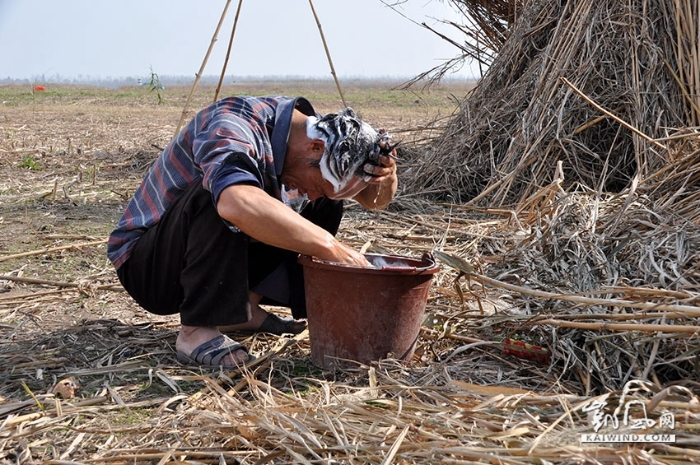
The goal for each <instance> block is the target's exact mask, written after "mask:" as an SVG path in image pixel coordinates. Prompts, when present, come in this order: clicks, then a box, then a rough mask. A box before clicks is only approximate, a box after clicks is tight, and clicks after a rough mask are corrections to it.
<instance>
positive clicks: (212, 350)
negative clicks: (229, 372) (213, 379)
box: [175, 325, 252, 368]
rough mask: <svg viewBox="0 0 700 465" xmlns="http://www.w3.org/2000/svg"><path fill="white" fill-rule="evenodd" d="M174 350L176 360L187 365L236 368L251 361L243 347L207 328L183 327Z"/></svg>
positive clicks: (218, 332) (215, 330) (213, 329)
mask: <svg viewBox="0 0 700 465" xmlns="http://www.w3.org/2000/svg"><path fill="white" fill-rule="evenodd" d="M175 349H176V350H177V356H178V360H180V361H182V362H183V363H188V364H197V365H204V366H213V367H217V366H224V367H229V368H238V367H241V366H243V365H245V364H246V363H248V362H250V361H251V360H252V357H251V355H249V354H248V349H247V348H246V347H245V346H243V345H241V344H238V343H237V342H235V341H234V340H233V339H231V338H229V337H228V336H225V335H223V334H221V332H220V331H218V330H217V329H216V328H214V327H208V326H185V325H183V326H182V328H181V329H180V333H179V334H178V337H177V341H176V342H175Z"/></svg>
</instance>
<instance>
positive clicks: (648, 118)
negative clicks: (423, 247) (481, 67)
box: [406, 0, 700, 205]
mask: <svg viewBox="0 0 700 465" xmlns="http://www.w3.org/2000/svg"><path fill="white" fill-rule="evenodd" d="M453 3H455V4H459V3H461V4H462V5H463V8H462V9H463V11H466V12H470V13H471V12H473V11H475V10H478V9H483V8H488V6H485V5H482V4H483V3H484V2H480V1H467V0H461V1H459V2H458V1H456V0H454V1H453ZM497 4H498V5H500V3H497ZM502 9H503V8H501V7H500V6H499V9H497V10H496V11H497V13H493V14H492V15H491V16H488V15H485V14H482V15H481V16H478V18H481V20H480V21H479V22H474V23H473V28H471V29H473V30H475V31H476V30H477V29H481V30H483V31H485V32H483V33H481V35H480V37H497V36H499V35H500V36H503V37H506V39H505V41H504V42H503V45H502V46H501V47H500V48H499V40H498V39H497V38H496V39H493V40H491V41H490V42H486V41H483V40H482V41H481V42H480V43H482V44H487V43H488V46H486V45H484V48H485V51H486V52H487V53H488V52H490V51H492V50H494V49H495V50H497V52H498V55H497V56H496V57H495V59H494V61H493V64H492V65H491V67H490V69H489V70H488V72H487V73H486V75H485V76H484V78H483V79H482V80H481V81H480V83H479V84H478V86H477V87H476V88H475V90H474V92H473V93H471V94H470V95H469V96H467V98H466V99H465V100H464V101H463V104H462V107H461V109H460V112H459V114H458V115H457V116H456V117H455V118H454V120H453V121H452V123H451V125H450V126H449V129H448V130H447V133H446V134H445V135H444V136H443V137H441V138H440V139H439V141H436V142H435V143H433V144H432V146H431V147H429V148H428V149H427V154H426V153H425V152H426V151H423V156H422V157H421V159H420V160H417V161H416V163H415V166H413V167H412V169H411V171H410V173H409V175H408V176H407V179H406V191H407V192H411V193H422V194H432V195H435V196H438V197H441V198H447V197H448V196H450V197H452V198H454V199H457V200H459V201H462V202H466V201H471V202H473V203H486V204H489V205H504V204H516V203H517V202H518V201H520V200H522V199H525V198H527V197H529V196H530V195H532V194H533V193H534V192H536V191H537V189H538V188H540V187H542V186H544V185H547V184H548V183H550V182H551V181H552V180H553V177H554V172H555V167H556V165H557V162H558V161H562V162H563V169H564V175H565V176H564V183H563V186H564V188H565V189H568V188H571V187H574V186H579V185H582V186H585V187H587V188H590V189H593V190H599V191H615V192H619V191H621V190H622V189H624V188H625V187H627V186H629V185H630V182H631V180H632V179H634V178H635V176H639V177H640V178H641V179H645V178H647V177H648V176H650V175H651V174H653V173H655V172H656V171H657V170H659V169H661V168H663V167H665V166H667V164H668V163H669V162H671V161H672V159H673V157H674V155H673V152H670V151H668V150H666V148H665V147H666V145H667V144H666V143H665V142H655V141H654V140H656V139H662V140H663V139H664V138H667V137H670V136H673V135H675V134H677V128H687V127H692V126H697V124H698V121H699V117H700V109H699V105H698V99H699V98H700V96H699V95H698V91H699V89H700V87H699V86H700V63H699V59H700V56H699V55H700V51H699V47H700V45H698V33H697V24H698V20H699V19H700V11H699V9H700V3H699V2H698V1H697V0H690V1H685V0H684V1H681V0H659V1H651V0H644V1H631V0H627V1H619V0H582V1H578V2H560V1H557V0H532V1H529V2H526V4H525V6H523V7H522V13H521V14H520V15H519V16H517V15H516V14H515V13H512V14H511V13H510V10H503V12H501V10H502ZM489 11H494V10H489ZM498 12H500V13H498ZM499 14H500V15H501V16H499ZM504 14H505V17H506V18H508V17H515V18H516V20H515V23H514V25H513V27H512V29H511V30H510V31H508V32H503V31H502V25H503V24H504V23H505V22H507V21H506V20H505V19H503V15H504ZM488 18H494V19H493V21H494V23H493V24H492V26H491V27H488V26H487V25H485V24H484V21H483V20H484V19H488ZM475 34H476V32H473V33H472V34H471V37H473V36H474V35H475ZM562 78H564V79H566V80H568V82H569V83H571V85H567V84H566V82H565V81H564V80H563V79H562ZM576 89H577V90H579V92H580V94H577V93H576V91H575V90H576ZM584 97H586V98H584ZM601 110H606V111H608V112H610V113H609V114H606V113H604V112H603V111H601ZM621 123H626V125H625V124H621ZM630 128H634V129H635V130H636V131H633V130H631V129H630ZM643 136H645V137H643Z"/></svg>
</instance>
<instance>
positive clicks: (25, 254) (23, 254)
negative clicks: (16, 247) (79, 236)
mask: <svg viewBox="0 0 700 465" xmlns="http://www.w3.org/2000/svg"><path fill="white" fill-rule="evenodd" d="M106 243H107V239H102V240H99V241H92V242H81V243H79V244H69V245H61V246H58V247H50V248H47V249H39V250H30V251H29V252H21V253H16V254H12V255H5V256H4V257H0V262H4V261H7V260H12V259H14V258H22V257H29V256H31V255H41V254H45V253H52V252H58V251H59V250H66V249H73V248H80V247H92V246H95V245H102V244H106Z"/></svg>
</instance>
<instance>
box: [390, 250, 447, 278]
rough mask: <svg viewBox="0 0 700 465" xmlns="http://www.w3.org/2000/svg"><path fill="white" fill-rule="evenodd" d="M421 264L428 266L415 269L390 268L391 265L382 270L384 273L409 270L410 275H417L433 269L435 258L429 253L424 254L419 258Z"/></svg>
mask: <svg viewBox="0 0 700 465" xmlns="http://www.w3.org/2000/svg"><path fill="white" fill-rule="evenodd" d="M421 261H422V262H428V265H426V266H421V267H416V266H410V267H408V266H391V265H385V266H383V267H382V270H384V271H408V270H410V271H411V272H412V273H415V274H419V273H422V272H424V271H427V270H432V269H433V268H435V257H433V254H431V253H430V252H425V253H424V254H423V256H422V257H421Z"/></svg>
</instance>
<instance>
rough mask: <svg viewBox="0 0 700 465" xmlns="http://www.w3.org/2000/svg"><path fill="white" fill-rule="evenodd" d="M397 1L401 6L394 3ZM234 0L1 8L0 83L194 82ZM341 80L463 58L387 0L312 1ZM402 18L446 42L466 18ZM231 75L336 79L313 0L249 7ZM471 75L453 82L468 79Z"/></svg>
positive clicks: (427, 6) (430, 6)
mask: <svg viewBox="0 0 700 465" xmlns="http://www.w3.org/2000/svg"><path fill="white" fill-rule="evenodd" d="M394 3H396V0H394ZM225 5H226V0H0V57H1V58H0V78H6V77H10V78H14V79H21V78H28V79H36V78H39V77H41V76H45V77H46V78H52V77H55V76H60V77H61V78H77V77H83V78H85V77H88V76H89V77H90V78H102V79H106V78H116V77H147V76H148V75H149V70H150V68H152V69H153V71H155V72H156V73H158V74H160V75H163V76H165V75H169V76H173V75H175V76H180V75H181V76H194V75H195V74H196V73H197V71H198V70H199V68H200V66H201V64H202V60H203V59H204V56H205V54H206V52H207V48H208V47H209V44H210V42H211V39H212V36H213V34H214V32H215V30H216V26H217V24H218V22H219V19H220V17H221V13H222V11H223V9H224V6H225ZM314 6H315V8H316V13H317V14H318V16H319V20H320V22H321V25H322V27H323V32H324V34H325V36H326V41H327V43H328V48H329V50H330V53H331V57H332V59H333V64H334V66H335V70H336V74H337V75H338V77H339V78H343V77H345V78H348V77H402V78H403V77H413V76H415V75H417V74H419V73H421V72H423V71H427V70H428V69H430V68H432V67H433V66H435V65H437V64H440V63H442V62H443V61H444V60H446V59H448V58H452V57H454V56H455V55H457V54H458V52H459V51H458V50H457V49H456V47H454V46H453V45H450V44H448V43H447V42H446V41H445V40H443V39H441V38H439V37H437V36H436V35H435V34H433V33H432V32H430V31H428V30H426V29H425V28H422V27H420V26H417V25H415V24H413V23H412V22H410V21H409V20H407V19H406V18H404V17H402V16H401V15H400V14H398V13H397V12H395V11H393V10H392V9H391V8H389V7H387V6H385V5H384V4H383V3H382V2H381V1H380V0H314ZM237 7H238V0H232V1H231V3H230V5H229V9H228V12H227V16H226V19H225V22H224V23H223V25H222V27H221V30H220V32H219V36H218V41H217V42H216V45H215V47H214V50H213V52H212V54H211V56H210V58H209V61H208V64H207V67H206V69H205V71H204V75H213V76H218V75H219V73H220V72H221V67H222V65H223V62H224V57H225V54H226V48H227V46H228V41H229V37H230V34H231V28H232V26H233V20H234V17H235V15H236V9H237ZM399 8H400V10H401V11H402V12H403V13H404V14H405V15H406V16H408V17H409V18H411V19H413V20H414V21H416V22H419V23H420V22H426V23H427V24H429V25H431V26H433V27H436V28H438V29H439V30H441V31H443V32H444V33H445V34H448V35H451V36H452V37H453V38H455V39H456V40H458V41H461V38H460V36H459V35H454V28H450V27H448V26H445V25H442V24H439V22H438V20H440V19H453V20H454V19H459V18H458V16H457V15H456V13H455V12H454V11H453V10H451V9H450V7H449V6H448V5H447V4H446V3H445V2H444V1H440V0H406V1H405V2H404V3H403V4H402V5H401V6H400V7H399ZM227 75H229V76H235V75H238V76H308V77H328V78H330V77H331V74H330V68H329V65H328V61H327V59H326V55H325V52H324V49H323V43H322V42H321V38H320V34H319V31H318V27H317V25H316V22H315V20H314V17H313V14H312V12H311V7H310V5H309V2H308V0H244V1H243V4H242V8H241V14H240V17H239V21H238V26H237V29H236V36H235V39H234V43H233V48H232V51H231V57H230V60H229V64H228V67H227ZM469 75H470V72H469V70H468V68H467V67H465V68H464V69H462V70H461V71H460V72H459V73H458V74H455V75H454V76H460V77H466V76H469Z"/></svg>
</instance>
